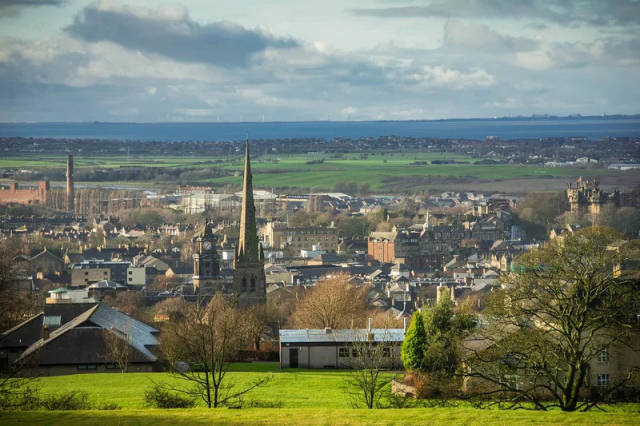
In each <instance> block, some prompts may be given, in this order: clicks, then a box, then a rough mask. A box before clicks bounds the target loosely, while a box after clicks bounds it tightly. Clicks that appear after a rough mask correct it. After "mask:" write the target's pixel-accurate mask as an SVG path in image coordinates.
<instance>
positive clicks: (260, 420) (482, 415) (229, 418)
mask: <svg viewBox="0 0 640 426" xmlns="http://www.w3.org/2000/svg"><path fill="white" fill-rule="evenodd" d="M639 422H640V415H638V414H637V413H620V412H613V413H602V412H589V413H563V412H560V411H553V412H534V411H498V410H476V409H472V408H412V409H388V410H365V409H357V410H354V409H326V408H324V407H322V408H318V407H316V408H285V409H274V408H252V409H243V410H230V409H226V408H222V409H215V410H208V409H205V408H198V409H190V410H155V409H154V410H115V411H67V412H64V411H48V412H43V411H32V412H29V411H27V412H9V413H3V412H0V424H3V425H24V424H29V425H30V424H38V425H47V424H51V425H53V424H56V425H97V424H102V425H111V424H118V425H128V424H135V425H174V424H190V425H193V424H214V423H218V424H228V423H233V424H397V425H406V424H453V425H533V424H536V425H537V424H562V425H595V424H603V425H623V424H624V425H633V424H635V425H637V424H638V423H639Z"/></svg>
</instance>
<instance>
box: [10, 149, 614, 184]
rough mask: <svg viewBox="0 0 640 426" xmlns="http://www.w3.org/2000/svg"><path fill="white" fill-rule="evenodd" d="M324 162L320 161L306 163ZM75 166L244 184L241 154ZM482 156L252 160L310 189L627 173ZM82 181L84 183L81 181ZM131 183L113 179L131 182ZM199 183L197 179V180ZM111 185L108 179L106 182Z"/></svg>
mask: <svg viewBox="0 0 640 426" xmlns="http://www.w3.org/2000/svg"><path fill="white" fill-rule="evenodd" d="M312 160H316V161H317V160H323V162H322V163H319V164H307V162H309V161H312ZM433 160H456V161H468V162H469V164H436V165H416V164H412V163H414V162H416V161H417V162H420V161H427V162H429V161H433ZM65 161H66V158H65V157H64V156H62V155H42V156H29V155H24V156H17V157H7V158H3V159H0V168H20V169H40V170H42V169H47V168H58V169H61V168H63V167H65ZM74 161H75V166H76V169H80V170H82V169H83V168H117V167H121V166H128V167H151V166H154V167H166V168H176V167H177V168H194V169H196V168H204V167H219V168H224V169H228V170H229V171H230V172H234V173H235V176H226V177H217V178H210V179H203V180H202V181H200V182H198V183H210V184H217V185H224V184H234V185H240V184H241V171H242V167H243V163H242V158H241V157H240V156H237V157H224V158H222V157H221V158H215V157H161V156H150V157H145V156H130V157H129V156H126V155H119V156H118V155H116V156H89V157H82V156H76V158H75V159H74ZM476 161H477V160H474V159H471V158H469V157H465V156H461V155H456V154H449V153H398V154H384V155H382V154H371V155H368V156H367V158H361V157H360V155H359V154H346V155H344V156H343V158H331V157H330V156H329V155H326V154H310V155H266V156H259V157H255V158H253V159H252V168H253V171H254V185H255V186H256V187H258V188H285V187H291V188H310V189H312V190H330V189H332V188H333V187H334V185H335V184H336V183H338V182H350V181H354V182H358V183H359V184H362V183H365V182H366V183H369V185H370V187H371V190H374V191H375V190H378V191H385V190H389V189H395V190H408V189H419V188H429V187H440V186H442V184H445V183H452V182H454V183H455V182H459V183H468V182H473V181H476V182H477V181H481V182H492V181H493V182H495V181H504V180H513V179H535V178H566V180H568V181H570V180H572V179H573V178H576V177H577V176H601V175H608V176H618V175H620V176H622V175H623V173H621V172H615V171H609V170H603V169H579V168H545V167H541V166H524V165H513V164H496V165H485V164H475V162H476ZM78 183H79V184H82V183H83V182H78ZM131 183H132V182H109V184H111V185H120V186H123V185H131ZM193 183H196V182H193ZM104 184H106V183H104Z"/></svg>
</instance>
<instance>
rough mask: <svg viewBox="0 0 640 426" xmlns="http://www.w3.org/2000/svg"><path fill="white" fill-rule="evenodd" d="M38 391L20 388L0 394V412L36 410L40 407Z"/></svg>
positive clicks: (36, 389)
mask: <svg viewBox="0 0 640 426" xmlns="http://www.w3.org/2000/svg"><path fill="white" fill-rule="evenodd" d="M39 392H40V389H38V388H37V387H36V386H20V387H15V388H12V389H3V391H2V392H0V410H36V409H38V406H39V405H40V395H39Z"/></svg>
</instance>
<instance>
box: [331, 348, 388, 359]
mask: <svg viewBox="0 0 640 426" xmlns="http://www.w3.org/2000/svg"><path fill="white" fill-rule="evenodd" d="M370 354H371V353H370V352H368V355H370ZM338 356H339V357H341V358H349V357H352V358H358V357H359V356H360V355H359V353H358V351H357V350H356V349H352V348H348V347H340V348H338ZM382 356H383V357H385V358H389V357H391V348H389V347H384V348H382Z"/></svg>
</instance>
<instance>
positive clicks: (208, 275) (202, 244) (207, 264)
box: [193, 223, 223, 294]
mask: <svg viewBox="0 0 640 426" xmlns="http://www.w3.org/2000/svg"><path fill="white" fill-rule="evenodd" d="M194 241H195V243H196V252H195V253H194V254H193V291H194V292H195V293H200V294H210V293H213V292H215V291H217V290H220V291H222V290H223V288H222V285H221V280H220V258H219V256H218V251H217V250H216V246H217V238H216V236H215V234H214V233H213V224H211V223H207V224H206V225H205V228H204V232H203V233H202V234H200V235H199V236H197V237H196V238H195V240H194Z"/></svg>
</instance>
